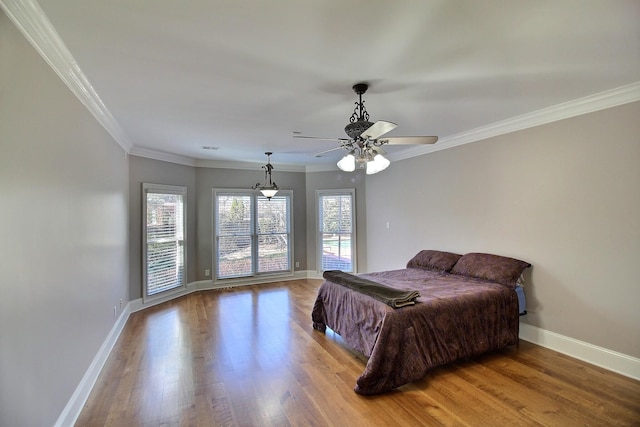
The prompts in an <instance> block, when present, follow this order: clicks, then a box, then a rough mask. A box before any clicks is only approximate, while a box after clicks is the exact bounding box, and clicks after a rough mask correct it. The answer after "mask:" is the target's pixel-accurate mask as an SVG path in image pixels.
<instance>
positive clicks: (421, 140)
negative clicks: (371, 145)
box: [378, 136, 438, 145]
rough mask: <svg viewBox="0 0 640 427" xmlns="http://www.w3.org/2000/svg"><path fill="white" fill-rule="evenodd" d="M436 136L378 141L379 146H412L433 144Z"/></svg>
mask: <svg viewBox="0 0 640 427" xmlns="http://www.w3.org/2000/svg"><path fill="white" fill-rule="evenodd" d="M437 141H438V137H437V136H394V137H391V138H383V139H379V140H378V143H380V144H389V145H413V144H435V143H436V142H437Z"/></svg>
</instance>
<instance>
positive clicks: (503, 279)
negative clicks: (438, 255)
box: [451, 253, 531, 286]
mask: <svg viewBox="0 0 640 427" xmlns="http://www.w3.org/2000/svg"><path fill="white" fill-rule="evenodd" d="M527 267H531V264H529V263H528V262H524V261H520V260H519V259H514V258H507V257H503V256H499V255H492V254H482V253H469V254H465V255H463V256H462V257H461V258H460V259H459V260H458V262H456V265H454V266H453V268H452V269H451V274H459V275H462V276H469V277H475V278H477V279H483V280H489V281H491V282H496V283H502V284H503V285H511V286H515V284H516V281H517V280H518V278H519V277H520V275H521V274H522V272H523V271H524V269H525V268H527Z"/></svg>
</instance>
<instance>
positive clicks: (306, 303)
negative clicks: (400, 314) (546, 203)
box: [76, 280, 640, 426]
mask: <svg viewBox="0 0 640 427" xmlns="http://www.w3.org/2000/svg"><path fill="white" fill-rule="evenodd" d="M321 283H322V282H321V281H319V280H294V281H289V282H280V283H275V284H265V285H255V286H247V287H241V288H233V289H226V290H215V291H201V292H195V293H192V294H190V295H187V296H184V297H181V298H178V299H176V300H173V301H170V302H167V303H164V304H160V305H158V306H155V307H151V308H149V309H146V310H144V311H140V312H137V313H133V314H132V315H131V316H130V318H129V320H128V322H127V324H126V326H125V328H124V330H123V331H122V334H121V336H120V338H119V339H118V342H117V343H116V345H115V346H114V349H113V351H112V353H111V355H110V357H109V359H108V360H107V362H106V364H105V366H104V369H103V371H102V373H101V374H100V376H99V378H98V380H97V382H96V385H95V387H94V389H93V391H92V392H91V395H90V396H89V399H88V400H87V402H86V404H85V407H84V409H83V411H82V413H81V414H80V416H79V418H78V420H77V423H76V425H77V426H406V425H411V426H481V425H482V426H484V425H490V426H501V425H510V426H511V425H514V426H515V425H517V426H520V425H523V426H573V425H597V426H607V425H612V426H630V425H640V382H638V381H634V380H632V379H630V378H626V377H624V376H622V375H618V374H615V373H612V372H609V371H607V370H605V369H602V368H599V367H595V366H592V365H589V364H587V363H584V362H581V361H578V360H575V359H572V358H570V357H568V356H565V355H562V354H559V353H556V352H554V351H551V350H548V349H545V348H542V347H539V346H536V345H534V344H531V343H527V342H521V343H520V345H519V346H512V347H507V348H505V349H503V350H500V351H496V352H492V353H488V354H486V355H482V356H480V357H477V358H474V359H470V360H464V361H460V362H456V363H452V364H449V365H446V366H442V367H439V368H435V369H433V370H431V371H430V372H429V373H428V374H427V375H425V377H424V378H423V379H422V380H420V381H416V382H415V383H412V384H407V385H405V386H402V387H400V388H398V389H397V390H394V391H392V392H389V393H385V394H382V395H377V396H360V395H358V394H356V393H355V392H354V391H353V388H354V386H355V380H356V378H357V377H358V376H359V375H360V374H361V373H362V371H363V370H364V367H365V365H366V358H365V357H364V356H363V355H361V354H359V353H358V352H356V351H354V350H352V349H350V348H349V347H348V346H347V345H346V344H345V343H344V341H343V340H342V337H340V336H339V335H337V334H335V333H334V332H333V331H331V330H329V329H328V330H327V332H326V333H321V332H318V331H316V330H314V329H313V327H312V324H311V318H310V316H311V310H312V308H313V303H314V301H315V297H316V294H317V290H318V287H319V285H320V284H321Z"/></svg>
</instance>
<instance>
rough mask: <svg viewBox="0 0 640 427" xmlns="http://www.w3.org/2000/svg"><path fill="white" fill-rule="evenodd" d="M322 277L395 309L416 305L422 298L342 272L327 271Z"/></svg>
mask: <svg viewBox="0 0 640 427" xmlns="http://www.w3.org/2000/svg"><path fill="white" fill-rule="evenodd" d="M322 277H324V278H325V279H326V280H329V281H330V282H333V283H337V284H339V285H342V286H345V287H347V288H349V289H353V290H354V291H357V292H360V293H362V294H365V295H369V296H370V297H373V298H375V299H377V300H378V301H382V302H383V303H385V304H387V305H388V306H390V307H393V308H400V307H404V306H406V305H414V304H415V303H416V298H418V297H419V296H420V293H419V292H418V291H405V290H402V289H396V288H391V287H389V286H385V285H383V284H380V283H377V282H373V281H371V280H368V279H365V278H362V277H359V276H354V275H353V274H349V273H345V272H344V271H340V270H327V271H325V272H324V273H322Z"/></svg>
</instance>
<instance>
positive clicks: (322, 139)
mask: <svg viewBox="0 0 640 427" xmlns="http://www.w3.org/2000/svg"><path fill="white" fill-rule="evenodd" d="M293 137H294V138H303V139H317V140H320V141H349V138H324V137H321V136H303V135H293Z"/></svg>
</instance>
